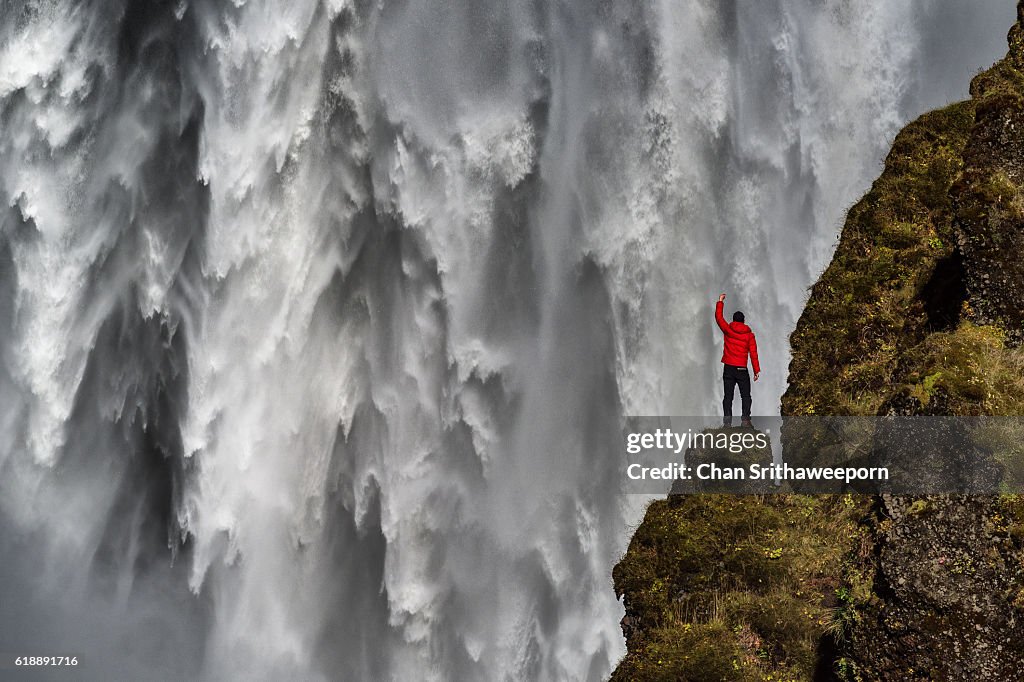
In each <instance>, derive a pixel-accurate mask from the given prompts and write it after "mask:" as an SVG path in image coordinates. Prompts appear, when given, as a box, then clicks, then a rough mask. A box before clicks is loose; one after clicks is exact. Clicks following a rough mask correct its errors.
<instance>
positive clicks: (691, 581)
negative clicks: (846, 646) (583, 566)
mask: <svg viewBox="0 0 1024 682" xmlns="http://www.w3.org/2000/svg"><path fill="white" fill-rule="evenodd" d="M865 504H866V500H865V499H864V498H861V497H853V496H849V495H845V496H840V495H834V496H805V495H769V496H758V495H727V494H721V495H717V494H706V495H684V496H673V497H671V498H669V499H668V500H661V501H656V502H653V503H652V504H651V505H650V506H649V507H648V509H647V513H646V515H645V517H644V521H643V523H642V524H641V525H640V527H639V528H637V531H636V533H635V534H634V536H633V540H632V542H631V543H630V546H629V550H628V551H627V553H626V555H625V556H624V557H623V559H622V561H620V562H619V564H618V565H617V566H616V567H615V569H614V572H613V577H614V579H615V588H616V591H617V593H618V594H620V595H624V597H625V603H626V611H627V617H628V618H629V619H631V620H632V621H633V622H634V623H635V624H636V626H637V627H636V628H635V629H633V630H632V632H633V634H632V635H630V636H629V637H628V639H629V651H630V654H629V655H628V656H627V658H626V659H625V660H624V661H623V662H622V664H621V665H620V666H619V668H618V669H617V671H616V674H615V676H614V677H613V679H616V680H627V679H628V680H657V679H701V680H702V679H758V680H761V679H769V678H768V677H767V676H768V675H772V676H773V677H771V678H770V679H776V680H778V679H808V678H809V677H810V676H811V674H812V671H813V669H814V666H815V665H816V660H817V651H818V647H819V644H820V642H821V640H822V638H823V637H829V636H832V634H831V633H833V632H834V630H835V626H834V624H833V621H834V619H835V617H836V613H837V610H836V606H837V604H838V602H837V597H836V590H837V589H839V587H840V584H839V579H838V577H837V576H839V575H841V573H842V568H841V567H842V565H843V563H844V561H846V559H847V553H848V547H849V546H850V544H851V542H852V540H851V539H852V538H855V537H856V536H857V532H858V531H857V527H856V521H857V519H858V518H860V516H862V515H863V514H864V511H865ZM629 632H631V630H630V629H627V633H629ZM670 642H676V643H678V642H685V643H686V646H682V645H678V646H677V644H670ZM698 649H699V650H700V652H702V653H700V654H699V655H698V654H697V653H695V652H696V651H697V650H698ZM714 651H717V652H718V654H715V655H713V652H714ZM673 652H675V653H673ZM695 657H697V658H699V659H700V660H701V661H702V662H701V665H702V666H705V667H706V668H707V669H708V670H714V671H716V672H715V673H714V675H719V674H723V675H726V676H724V677H715V676H710V677H701V676H699V675H698V676H695V677H690V676H689V675H690V674H691V673H690V671H693V670H698V671H699V670H700V669H701V668H695V667H692V665H693V661H694V660H696V658H695ZM712 658H713V659H714V660H710V659H712ZM656 661H661V663H660V664H658V663H656ZM737 666H738V667H737ZM723 671H724V672H723ZM755 673H756V676H755V677H749V675H752V674H755ZM661 675H664V676H661ZM672 675H675V676H674V677H673V676H672Z"/></svg>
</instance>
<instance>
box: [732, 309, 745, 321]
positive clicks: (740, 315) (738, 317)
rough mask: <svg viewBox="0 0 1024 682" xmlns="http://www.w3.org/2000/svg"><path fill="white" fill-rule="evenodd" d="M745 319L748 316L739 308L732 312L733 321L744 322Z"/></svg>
mask: <svg viewBox="0 0 1024 682" xmlns="http://www.w3.org/2000/svg"><path fill="white" fill-rule="evenodd" d="M745 319H746V318H744V317H743V313H741V312H740V311H738V310H737V311H736V312H734V313H733V314H732V321H733V322H743V321H744V320H745Z"/></svg>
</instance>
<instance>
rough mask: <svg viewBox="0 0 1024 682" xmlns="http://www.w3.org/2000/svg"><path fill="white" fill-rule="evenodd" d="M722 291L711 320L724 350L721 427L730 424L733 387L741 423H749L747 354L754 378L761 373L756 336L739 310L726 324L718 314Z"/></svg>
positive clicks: (723, 296)
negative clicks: (741, 417) (738, 399)
mask: <svg viewBox="0 0 1024 682" xmlns="http://www.w3.org/2000/svg"><path fill="white" fill-rule="evenodd" d="M724 302H725V294H722V295H721V296H719V297H718V303H717V304H716V305H715V322H717V323H718V327H719V329H721V330H722V333H723V334H725V350H724V351H723V352H722V364H723V365H725V369H724V371H723V372H722V380H723V381H724V382H725V399H724V400H723V401H722V409H723V410H724V415H725V416H724V418H723V420H722V423H723V424H724V425H725V426H731V425H732V399H733V395H735V392H736V386H739V387H740V403H741V404H742V406H743V421H742V424H743V426H752V424H751V422H750V375H749V374H748V373H747V355H748V354H749V355H750V364H751V365H753V367H754V381H757V380H758V378H760V376H761V365H760V364H759V363H758V361H757V339H755V338H754V332H752V331H751V330H750V327H748V326H747V325H746V324H744V322H743V313H741V312H740V311H738V310H737V311H736V312H734V313H733V314H732V322H730V323H728V324H726V322H725V316H724V315H723V314H722V308H723V307H724Z"/></svg>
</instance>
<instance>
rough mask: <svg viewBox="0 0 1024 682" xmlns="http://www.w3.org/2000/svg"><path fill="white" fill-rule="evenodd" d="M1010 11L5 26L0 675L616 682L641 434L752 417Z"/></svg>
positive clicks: (11, 16)
mask: <svg viewBox="0 0 1024 682" xmlns="http://www.w3.org/2000/svg"><path fill="white" fill-rule="evenodd" d="M1013 5H1014V3H1013V2H1011V1H1010V0H1006V1H1005V2H999V3H996V2H992V3H985V4H984V6H974V5H972V6H970V7H965V6H963V5H962V4H961V3H957V2H956V1H955V0H905V1H904V2H884V1H883V0H872V1H871V2H847V1H844V0H836V1H833V2H820V1H818V0H799V1H798V2H782V0H770V1H766V2H757V3H749V2H747V3H741V2H719V1H718V0H701V1H700V2H690V3H679V2H670V1H668V0H661V1H659V2H634V1H632V0H622V1H621V2H617V3H612V2H583V1H582V0H562V1H560V2H556V1H550V2H522V3H516V2H513V3H507V2H490V1H485V0H464V1H451V2H439V1H435V2H426V1H425V0H397V1H392V0H382V1H381V2H377V3H371V2H363V1H355V2H352V1H349V0H321V1H315V2H314V1H313V0H233V1H232V2H224V1H221V2H215V1H213V0H176V1H174V2H169V1H158V0H153V1H151V2H141V1H138V0H103V1H102V2H100V1H98V0H7V1H5V2H3V3H0V196H2V197H3V200H4V202H5V203H4V207H3V209H2V211H0V401H2V403H0V404H2V405H3V408H4V409H3V410H2V411H0V556H2V557H3V560H2V562H0V585H2V587H0V603H2V604H3V609H2V611H0V651H8V652H19V651H24V652H26V653H49V654H57V653H77V654H78V655H79V656H80V658H81V661H82V663H81V668H80V670H79V671H78V673H79V674H80V677H81V678H84V679H97V680H101V679H103V680H105V679H129V678H134V679H170V678H182V677H187V678H199V679H211V680H213V679H217V680H219V679H342V680H413V679H425V680H450V679H460V680H521V679H545V680H555V679H559V680H561V679H566V680H597V679H601V678H602V677H604V676H606V675H607V674H608V673H609V671H610V670H611V668H612V667H613V666H614V664H615V662H616V660H617V659H618V658H619V657H620V656H621V655H622V653H623V651H624V645H623V642H622V638H621V633H620V631H619V623H618V621H619V618H620V617H621V613H622V611H621V607H620V605H619V604H618V603H617V602H616V600H615V596H614V594H613V592H612V587H611V579H610V572H611V567H612V565H613V564H614V562H615V561H616V560H617V558H618V556H619V555H620V553H621V552H622V550H623V549H624V547H625V543H626V542H627V541H628V527H629V524H632V523H635V522H636V521H637V520H638V518H637V505H636V501H635V500H630V499H627V498H625V497H624V496H623V495H621V494H620V493H619V485H620V475H621V473H620V472H619V471H618V469H617V467H616V462H617V457H618V456H619V453H618V452H617V451H616V450H615V447H614V443H615V442H616V434H617V433H618V429H619V426H620V423H621V418H622V416H623V415H624V414H700V413H713V412H712V411H713V410H716V409H717V403H718V398H717V397H716V395H717V390H718V382H719V379H718V374H719V373H720V371H721V370H720V368H719V365H718V363H717V360H718V356H717V354H716V349H717V343H718V339H717V338H716V336H715V334H716V332H715V330H714V328H713V325H712V324H711V323H710V311H711V304H712V302H713V301H714V299H715V297H716V296H717V294H718V293H719V291H726V292H727V293H729V295H730V298H729V300H728V301H727V305H728V306H729V308H730V310H731V309H732V308H733V306H735V307H740V308H742V309H743V310H744V311H745V312H746V314H747V321H748V323H750V324H751V326H752V327H753V328H754V329H755V331H756V332H757V334H758V340H759V345H760V347H761V356H762V363H763V364H764V365H765V369H764V377H763V379H762V381H761V382H760V383H759V384H757V385H756V387H755V403H754V404H755V413H761V414H770V413H773V412H777V410H778V399H779V396H780V395H781V393H782V391H783V390H784V388H785V376H786V365H787V363H788V355H787V353H788V346H787V338H786V337H787V335H788V333H789V331H790V330H791V329H792V327H793V325H794V324H795V321H796V318H797V316H798V314H799V311H800V309H801V306H802V304H803V300H804V295H805V290H806V288H807V287H808V286H809V285H810V284H811V283H812V282H813V280H814V279H815V277H816V276H817V274H818V273H819V272H820V271H821V269H822V268H823V267H824V265H825V263H826V262H827V260H828V258H829V256H830V252H831V247H832V246H833V244H834V242H835V237H836V234H837V232H838V229H839V227H840V225H841V221H842V216H843V211H844V209H845V208H846V207H847V206H848V205H850V204H851V203H852V202H853V201H854V200H855V199H856V198H857V197H858V195H859V194H860V193H862V192H863V191H864V190H865V189H866V187H867V186H868V183H869V182H870V180H871V179H872V177H873V176H874V175H875V174H876V172H877V169H878V167H879V164H880V160H881V158H882V156H883V155H884V153H885V151H886V149H887V147H888V144H889V143H890V142H891V140H892V137H893V136H894V134H895V133H896V132H897V131H898V129H899V128H900V127H901V126H902V125H903V124H904V123H905V122H906V121H908V120H909V119H910V118H912V117H913V116H914V115H916V114H917V113H920V112H922V111H924V110H926V109H928V108H932V107H935V106H938V105H941V104H943V103H945V102H948V101H952V100H955V99H958V98H962V97H964V96H965V95H966V87H967V83H968V80H969V78H970V76H971V75H973V73H974V72H975V71H976V70H977V69H978V68H981V67H985V66H987V65H989V64H990V63H991V62H992V61H994V60H995V59H996V58H998V57H999V56H1000V55H1001V54H1002V53H1003V52H1004V50H1005V40H1004V37H1005V33H1006V30H1007V28H1008V27H1009V26H1010V24H1011V23H1012V21H1013V17H1014V6H1013Z"/></svg>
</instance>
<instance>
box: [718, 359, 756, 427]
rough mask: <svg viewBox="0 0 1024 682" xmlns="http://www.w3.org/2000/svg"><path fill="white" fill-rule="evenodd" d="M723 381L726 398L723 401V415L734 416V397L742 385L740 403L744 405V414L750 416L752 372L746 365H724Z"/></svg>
mask: <svg viewBox="0 0 1024 682" xmlns="http://www.w3.org/2000/svg"><path fill="white" fill-rule="evenodd" d="M724 367H725V369H724V370H723V371H722V381H723V382H724V383H725V400H723V401H722V410H723V415H724V416H726V417H732V399H733V396H734V395H735V394H736V387H737V386H739V387H740V403H741V405H742V406H743V416H744V417H749V416H750V373H749V372H748V371H747V368H746V367H733V366H732V365H724Z"/></svg>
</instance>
